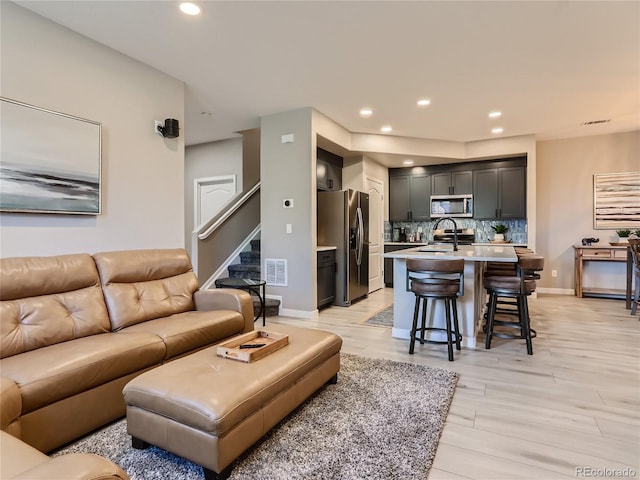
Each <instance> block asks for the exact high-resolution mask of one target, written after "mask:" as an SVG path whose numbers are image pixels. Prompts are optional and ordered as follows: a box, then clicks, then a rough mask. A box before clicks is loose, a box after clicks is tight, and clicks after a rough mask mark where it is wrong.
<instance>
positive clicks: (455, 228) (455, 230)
mask: <svg viewBox="0 0 640 480" xmlns="http://www.w3.org/2000/svg"><path fill="white" fill-rule="evenodd" d="M443 220H451V223H453V251H454V252H457V251H458V224H457V223H456V221H455V220H454V219H453V218H451V217H440V218H439V219H438V221H437V222H436V223H434V224H433V230H434V231H435V230H436V229H437V228H438V225H440V222H442V221H443Z"/></svg>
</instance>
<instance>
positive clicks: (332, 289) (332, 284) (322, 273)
mask: <svg viewBox="0 0 640 480" xmlns="http://www.w3.org/2000/svg"><path fill="white" fill-rule="evenodd" d="M317 281H318V290H317V302H318V308H322V307H325V306H327V305H331V304H332V303H333V302H334V300H335V298H336V251H335V250H322V251H320V252H318V278H317Z"/></svg>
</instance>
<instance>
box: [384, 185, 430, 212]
mask: <svg viewBox="0 0 640 480" xmlns="http://www.w3.org/2000/svg"><path fill="white" fill-rule="evenodd" d="M430 196H431V175H405V176H397V177H391V176H390V177H389V220H390V221H392V222H394V221H403V220H418V221H419V220H429V219H430V218H431V214H430V212H429V197H430Z"/></svg>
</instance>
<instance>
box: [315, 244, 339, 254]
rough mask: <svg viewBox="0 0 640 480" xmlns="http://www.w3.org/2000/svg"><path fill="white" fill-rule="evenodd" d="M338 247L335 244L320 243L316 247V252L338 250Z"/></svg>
mask: <svg viewBox="0 0 640 480" xmlns="http://www.w3.org/2000/svg"><path fill="white" fill-rule="evenodd" d="M337 249H338V247H336V246H335V245H318V246H317V247H316V252H326V251H328V250H337Z"/></svg>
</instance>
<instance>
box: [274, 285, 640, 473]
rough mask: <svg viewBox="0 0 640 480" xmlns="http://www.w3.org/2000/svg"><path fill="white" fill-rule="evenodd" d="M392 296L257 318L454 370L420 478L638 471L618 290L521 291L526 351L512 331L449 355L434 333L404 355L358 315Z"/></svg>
mask: <svg viewBox="0 0 640 480" xmlns="http://www.w3.org/2000/svg"><path fill="white" fill-rule="evenodd" d="M392 303H393V289H382V290H379V291H377V292H374V293H372V294H370V295H369V298H368V299H365V300H362V301H360V302H358V303H356V304H354V305H352V306H351V307H349V308H343V307H329V308H327V309H325V310H322V311H321V312H320V315H319V318H318V320H303V319H294V318H287V317H272V318H270V319H268V323H287V324H291V325H298V326H305V327H309V328H319V329H324V330H329V331H332V332H335V333H337V334H339V335H340V336H341V337H342V338H343V341H344V345H343V351H344V352H347V353H353V354H357V355H362V356H367V357H374V358H384V359H390V360H397V361H403V362H411V363H418V364H424V365H429V366H435V367H441V368H444V369H448V370H453V371H456V372H458V373H459V374H460V381H459V383H458V386H457V388H456V392H455V396H454V399H453V403H452V405H451V410H450V412H449V416H448V418H447V422H446V425H445V428H444V431H443V433H442V437H441V439H440V443H439V446H438V451H437V454H436V459H435V462H434V465H433V468H432V469H431V472H430V475H429V479H430V480H443V479H452V480H453V479H467V478H471V479H481V480H489V479H491V480H493V479H518V478H524V479H537V480H546V479H556V478H574V479H575V478H636V479H638V478H640V374H639V369H640V316H635V317H633V316H631V315H630V313H629V311H628V310H625V308H624V301H621V300H610V299H596V298H576V297H572V296H566V295H539V296H538V298H531V299H529V307H530V311H531V317H532V327H533V328H534V329H536V330H537V332H538V337H537V338H535V339H534V340H533V348H534V354H533V356H529V355H527V354H526V348H525V345H524V341H523V340H505V339H494V340H493V343H492V348H491V350H485V349H484V343H483V341H484V336H481V337H479V338H478V340H479V342H478V343H479V345H480V347H479V348H477V349H475V350H473V349H465V348H463V349H462V351H461V352H456V354H455V355H456V358H455V361H454V362H449V361H447V353H446V345H432V344H425V345H419V344H416V352H415V354H414V355H409V354H408V350H409V344H408V340H399V339H395V338H392V337H391V329H390V328H388V327H381V326H369V325H365V324H364V321H365V320H366V319H367V318H369V317H370V316H372V315H373V314H374V313H376V312H378V311H380V310H382V309H384V308H385V307H387V306H388V305H390V304H392ZM418 428H420V425H419V424H418V423H416V429H418Z"/></svg>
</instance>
